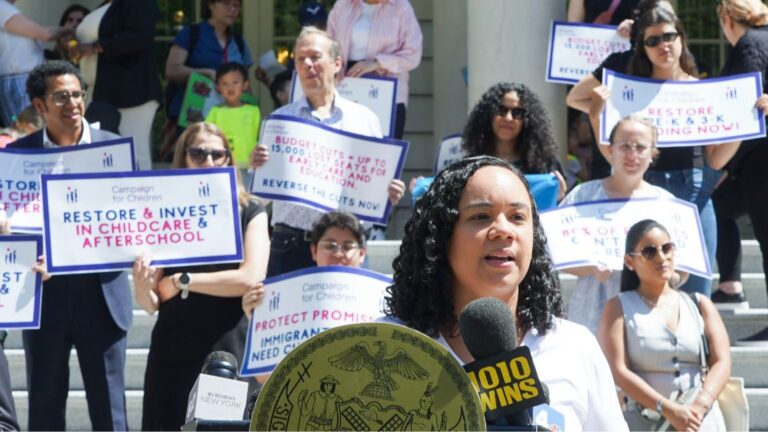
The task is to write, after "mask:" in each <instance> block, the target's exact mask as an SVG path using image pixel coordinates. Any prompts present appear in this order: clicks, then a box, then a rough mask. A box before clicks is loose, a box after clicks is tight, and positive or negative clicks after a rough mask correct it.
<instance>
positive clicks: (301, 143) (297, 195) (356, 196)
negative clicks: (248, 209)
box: [250, 115, 408, 224]
mask: <svg viewBox="0 0 768 432" xmlns="http://www.w3.org/2000/svg"><path fill="white" fill-rule="evenodd" d="M259 142H260V143H261V144H262V145H265V146H267V147H268V148H269V161H268V162H267V163H266V164H264V166H263V167H261V168H259V169H258V170H257V171H256V173H255V175H254V177H253V179H252V181H251V187H250V190H251V192H252V193H254V194H256V195H259V196H261V197H263V198H267V199H277V200H283V201H289V202H294V203H297V204H301V205H304V206H307V207H312V208H316V209H319V210H322V211H332V210H342V211H348V212H351V213H354V214H356V215H357V217H358V218H360V219H362V220H366V221H371V222H378V223H383V224H386V223H387V219H388V218H389V213H390V211H391V210H392V204H391V203H390V202H389V195H388V193H387V188H388V186H389V182H390V181H391V180H392V179H394V178H399V177H400V174H401V172H402V170H403V164H404V162H405V155H406V153H407V151H408V143H407V142H405V141H398V140H393V139H388V138H373V137H367V136H364V135H357V134H353V133H349V132H344V131H340V130H337V129H333V128H330V127H327V126H324V125H321V124H319V123H316V122H310V121H305V120H302V119H299V118H296V117H290V116H285V115H271V116H269V117H268V118H267V120H266V121H265V122H264V125H263V128H262V135H261V139H260V140H259Z"/></svg>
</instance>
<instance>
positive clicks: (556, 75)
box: [546, 21, 631, 84]
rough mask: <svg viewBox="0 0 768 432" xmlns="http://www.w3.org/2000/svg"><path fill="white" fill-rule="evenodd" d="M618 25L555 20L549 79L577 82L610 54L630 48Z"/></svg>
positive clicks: (548, 58)
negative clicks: (618, 32)
mask: <svg viewBox="0 0 768 432" xmlns="http://www.w3.org/2000/svg"><path fill="white" fill-rule="evenodd" d="M630 47H631V46H630V43H629V39H626V38H622V37H621V36H619V35H618V34H617V33H616V26H610V25H603V24H586V23H572V22H566V21H552V25H551V27H550V33H549V45H548V53H547V78H546V79H547V81H548V82H555V83H561V84H576V83H577V82H579V80H581V79H582V78H583V77H584V76H586V75H587V74H589V73H591V72H592V71H593V70H595V69H597V67H598V66H600V65H601V64H602V63H603V60H605V58H606V57H608V56H609V55H611V54H613V53H617V52H623V51H627V50H629V49H630Z"/></svg>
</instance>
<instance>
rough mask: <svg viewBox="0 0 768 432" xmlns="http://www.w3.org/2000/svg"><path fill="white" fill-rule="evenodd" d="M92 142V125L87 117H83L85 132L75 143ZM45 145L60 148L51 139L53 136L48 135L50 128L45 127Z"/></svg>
mask: <svg viewBox="0 0 768 432" xmlns="http://www.w3.org/2000/svg"><path fill="white" fill-rule="evenodd" d="M91 142H92V140H91V126H90V125H89V124H88V122H87V121H86V120H85V117H83V133H82V134H80V140H79V141H78V142H77V143H76V144H75V145H79V144H90V143H91ZM43 147H45V148H48V149H50V148H58V147H59V145H58V144H56V143H54V142H53V141H52V140H51V137H50V136H48V128H47V127H44V128H43Z"/></svg>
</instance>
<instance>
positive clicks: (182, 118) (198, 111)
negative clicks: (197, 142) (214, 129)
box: [178, 72, 259, 127]
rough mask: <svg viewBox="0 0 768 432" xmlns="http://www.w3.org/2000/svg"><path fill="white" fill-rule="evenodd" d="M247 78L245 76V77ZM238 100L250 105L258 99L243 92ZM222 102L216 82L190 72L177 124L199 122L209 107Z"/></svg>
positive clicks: (255, 103) (206, 113)
mask: <svg viewBox="0 0 768 432" xmlns="http://www.w3.org/2000/svg"><path fill="white" fill-rule="evenodd" d="M246 78H247V77H246ZM240 101H242V102H243V103H246V104H250V105H256V106H258V105H259V101H258V99H256V97H254V96H253V95H252V94H250V93H247V92H244V93H243V94H242V96H240ZM223 103H224V98H223V97H222V96H221V94H219V92H217V91H216V83H215V82H214V81H213V80H212V79H210V78H208V77H207V76H205V75H201V74H199V73H197V72H192V74H190V75H189V79H188V80H187V87H186V89H185V90H184V100H183V101H182V103H181V111H179V121H178V125H179V126H181V127H187V125H188V124H190V123H195V122H201V121H203V120H205V116H207V115H208V112H209V111H210V110H211V108H213V107H215V106H217V105H221V104H223Z"/></svg>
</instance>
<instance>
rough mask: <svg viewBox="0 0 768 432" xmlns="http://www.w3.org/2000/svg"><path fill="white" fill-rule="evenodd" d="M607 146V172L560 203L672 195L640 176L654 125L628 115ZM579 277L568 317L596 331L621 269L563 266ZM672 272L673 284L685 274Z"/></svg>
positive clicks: (651, 153) (651, 152)
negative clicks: (609, 166)
mask: <svg viewBox="0 0 768 432" xmlns="http://www.w3.org/2000/svg"><path fill="white" fill-rule="evenodd" d="M610 142H611V143H610V145H608V146H606V147H607V153H606V154H607V155H608V162H609V163H610V165H611V168H612V170H611V175H610V176H608V177H606V178H604V179H601V180H592V181H589V182H586V183H582V184H580V185H578V186H576V187H575V188H574V189H573V190H572V191H571V192H570V193H569V194H568V196H566V197H565V198H564V199H563V201H562V202H560V206H565V205H571V204H577V203H581V202H588V201H601V200H606V199H620V198H672V197H673V195H672V194H671V193H669V192H667V191H666V190H664V189H662V188H660V187H656V186H653V185H651V184H649V183H648V182H646V181H644V180H643V176H644V175H645V172H646V171H648V167H649V166H650V165H651V162H652V161H653V158H654V157H655V156H656V155H658V149H657V148H656V127H655V126H654V125H653V124H652V123H651V122H649V121H647V120H645V119H642V118H640V117H634V116H629V117H626V118H623V119H621V120H620V121H619V122H618V123H616V126H614V128H613V130H612V131H611V135H610ZM565 271H566V272H567V273H571V274H573V275H576V276H578V277H579V279H578V281H577V282H576V288H575V289H574V291H573V293H572V294H571V298H570V301H569V304H568V319H569V320H571V321H574V322H577V323H579V324H582V325H584V326H585V327H587V328H589V330H590V331H592V333H593V334H594V333H596V332H597V324H598V322H599V321H600V314H601V313H602V311H603V306H604V305H605V303H606V302H607V301H608V299H610V298H611V297H613V296H615V295H616V294H618V293H619V281H620V275H621V272H614V271H612V270H611V269H609V268H605V267H602V266H584V267H577V268H570V269H567V270H565ZM686 277H687V275H685V274H675V275H673V279H674V280H673V285H677V284H678V283H679V282H680V280H682V279H684V278H686Z"/></svg>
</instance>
